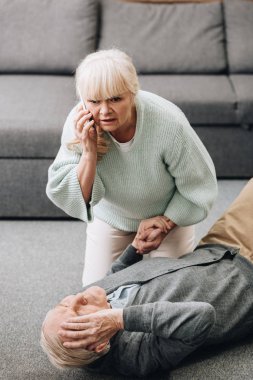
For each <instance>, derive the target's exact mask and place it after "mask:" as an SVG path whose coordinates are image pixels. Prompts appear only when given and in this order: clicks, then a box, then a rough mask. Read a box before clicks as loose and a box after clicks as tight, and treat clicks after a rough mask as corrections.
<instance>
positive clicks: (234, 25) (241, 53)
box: [224, 0, 253, 74]
mask: <svg viewBox="0 0 253 380" xmlns="http://www.w3.org/2000/svg"><path fill="white" fill-rule="evenodd" d="M224 13H225V26H226V36H227V54H228V66H229V71H230V72H231V73H242V74H245V73H253V1H252V0H224Z"/></svg>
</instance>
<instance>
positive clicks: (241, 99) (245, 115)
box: [230, 74, 253, 125]
mask: <svg viewBox="0 0 253 380" xmlns="http://www.w3.org/2000/svg"><path fill="white" fill-rule="evenodd" d="M230 80H231V82H232V84H233V86H234V89H235V92H236V96H237V112H238V118H239V121H240V123H241V124H251V125H253V75H240V74H238V75H236V74H234V75H231V76H230Z"/></svg>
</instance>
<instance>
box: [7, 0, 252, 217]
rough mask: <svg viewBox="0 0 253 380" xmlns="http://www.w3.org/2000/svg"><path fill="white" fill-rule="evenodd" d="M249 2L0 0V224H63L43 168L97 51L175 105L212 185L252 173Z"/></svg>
mask: <svg viewBox="0 0 253 380" xmlns="http://www.w3.org/2000/svg"><path fill="white" fill-rule="evenodd" d="M252 36H253V2H252V1H249V0H224V2H223V3H221V2H219V1H211V2H205V3H203V4H202V3H200V4H199V3H198V4H196V3H190V4H171V3H170V4H158V3H157V4H150V3H149V4H145V3H138V2H126V1H124V2H123V1H119V0H72V1H67V0H61V1H60V2H59V1H58V0H47V1H46V0H40V1H29V0H12V1H11V2H7V1H5V0H0V178H1V186H0V199H1V203H0V217H2V218H12V217H15V218H18V217H22V218H23V217H35V218H37V217H39V218H43V217H44V218H50V217H64V216H65V215H64V214H63V212H62V211H61V210H58V209H57V208H56V207H55V206H54V205H52V204H51V202H50V201H49V200H48V199H47V198H46V195H45V186H46V182H47V169H48V167H49V165H50V164H51V162H52V160H53V158H54V157H55V155H56V153H57V151H58V148H59V145H60V136H61V131H62V127H63V124H64V120H65V118H66V116H67V114H68V112H69V111H70V109H71V108H72V107H73V106H74V104H75V103H76V101H77V99H76V96H75V90H74V77H73V74H74V70H75V68H76V66H77V64H78V63H79V62H80V60H81V59H82V58H83V57H84V56H85V55H86V54H87V53H89V52H92V51H94V50H96V49H104V48H110V47H118V48H121V49H122V50H125V51H126V52H127V53H129V54H130V55H131V56H132V58H133V61H134V63H135V65H136V67H137V70H138V73H139V78H140V83H141V87H142V89H144V90H147V91H151V92H155V93H157V94H159V95H161V96H163V97H165V98H167V99H169V100H171V101H172V102H174V103H175V104H177V105H178V106H179V107H180V108H181V109H182V110H183V111H184V113H185V114H186V116H187V117H188V118H189V120H190V122H191V124H192V126H193V128H194V129H195V130H196V132H197V133H198V134H199V136H200V138H201V139H202V141H203V142H204V144H205V145H206V147H207V149H208V150H209V152H210V154H211V156H212V158H213V160H214V163H215V166H216V170H217V176H218V177H219V178H249V177H251V176H252V174H253V170H252V169H253V132H252V130H251V128H252V125H253V75H252V74H253V38H252Z"/></svg>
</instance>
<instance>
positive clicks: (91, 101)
mask: <svg viewBox="0 0 253 380" xmlns="http://www.w3.org/2000/svg"><path fill="white" fill-rule="evenodd" d="M88 102H89V103H92V104H99V102H100V100H92V99H90V100H88Z"/></svg>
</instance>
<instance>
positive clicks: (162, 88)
mask: <svg viewBox="0 0 253 380" xmlns="http://www.w3.org/2000/svg"><path fill="white" fill-rule="evenodd" d="M139 78H140V84H141V88H142V89H143V90H146V91H151V92H154V93H156V94H158V95H160V96H162V97H164V98H166V99H168V100H170V101H171V102H173V103H175V104H176V105H177V106H178V107H179V108H181V109H182V111H183V112H184V113H185V115H186V117H187V118H188V119H189V121H190V123H191V124H195V125H201V124H203V125H209V124H210V125H218V124H220V125H231V124H238V122H237V115H236V96H235V93H234V90H233V87H232V85H231V83H230V81H229V79H228V78H227V77H226V76H223V75H220V76H219V75H142V76H140V77H139Z"/></svg>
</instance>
